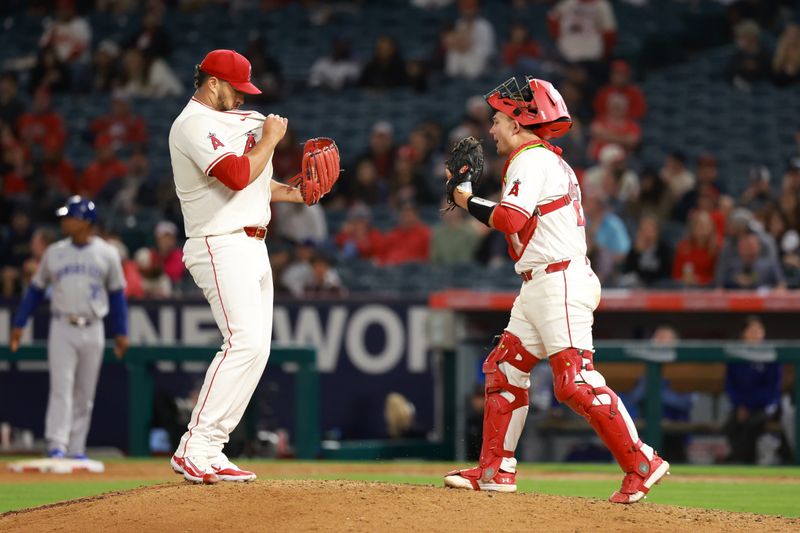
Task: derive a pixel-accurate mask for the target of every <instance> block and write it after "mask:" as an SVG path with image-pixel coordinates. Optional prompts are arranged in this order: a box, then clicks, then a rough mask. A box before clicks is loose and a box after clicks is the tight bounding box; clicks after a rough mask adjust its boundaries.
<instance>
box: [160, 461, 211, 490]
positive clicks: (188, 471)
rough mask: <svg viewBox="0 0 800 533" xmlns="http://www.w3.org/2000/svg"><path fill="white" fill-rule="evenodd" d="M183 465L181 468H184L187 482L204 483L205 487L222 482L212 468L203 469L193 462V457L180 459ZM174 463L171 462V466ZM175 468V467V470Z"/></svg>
mask: <svg viewBox="0 0 800 533" xmlns="http://www.w3.org/2000/svg"><path fill="white" fill-rule="evenodd" d="M180 460H181V461H182V464H180V466H182V467H183V477H184V479H186V481H191V482H192V483H203V484H204V485H213V484H215V483H218V482H219V481H220V478H219V476H217V474H216V473H215V472H214V471H213V470H212V469H211V468H210V467H207V468H202V467H200V466H198V465H197V463H196V462H195V461H194V460H192V458H191V457H183V458H182V459H180ZM171 463H172V461H170V464H171ZM174 468H175V467H174V466H173V469H174Z"/></svg>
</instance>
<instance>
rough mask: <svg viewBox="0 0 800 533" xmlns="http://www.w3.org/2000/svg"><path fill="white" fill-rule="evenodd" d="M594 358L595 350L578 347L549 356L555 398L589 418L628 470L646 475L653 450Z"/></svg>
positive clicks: (616, 457) (626, 470) (648, 471)
mask: <svg viewBox="0 0 800 533" xmlns="http://www.w3.org/2000/svg"><path fill="white" fill-rule="evenodd" d="M592 358H593V354H592V352H590V351H588V350H578V349H576V348H568V349H566V350H562V351H560V352H558V353H557V354H555V355H552V356H550V367H551V368H552V369H553V387H554V389H555V395H556V399H557V400H558V401H559V402H562V403H565V404H567V405H568V406H569V407H571V408H572V410H573V411H575V412H576V413H578V414H579V415H582V416H583V417H584V418H586V420H588V421H589V424H590V425H591V426H592V428H593V429H594V430H595V432H596V433H597V435H598V436H599V437H600V438H601V439H602V441H603V443H605V445H606V447H608V449H609V451H611V453H612V454H613V455H614V458H615V459H616V460H617V463H619V465H620V467H621V468H622V470H623V471H624V472H625V473H637V474H638V475H640V476H642V477H647V476H648V475H649V473H650V466H651V463H652V461H653V458H654V452H653V449H652V448H650V447H649V446H647V445H646V444H644V443H642V441H641V440H639V435H638V433H637V431H636V426H634V425H633V421H632V420H631V417H630V415H629V414H628V411H627V410H626V409H625V406H624V405H623V404H622V402H621V401H620V400H619V397H618V396H617V395H616V393H615V392H614V391H613V390H611V389H610V388H609V387H607V386H606V381H605V379H604V378H603V376H602V374H600V372H598V371H596V370H595V369H594V363H593V362H592Z"/></svg>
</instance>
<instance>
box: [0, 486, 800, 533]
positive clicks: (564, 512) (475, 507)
mask: <svg viewBox="0 0 800 533" xmlns="http://www.w3.org/2000/svg"><path fill="white" fill-rule="evenodd" d="M690 528H691V530H692V531H726V532H729V531H749V532H752V531H779V530H790V529H794V530H797V528H800V520H795V519H784V518H777V517H767V516H758V515H749V514H736V513H728V512H723V511H707V510H700V509H687V508H681V507H670V506H665V505H651V504H647V503H643V504H641V503H640V504H637V505H633V506H620V505H614V504H610V503H607V502H604V501H599V500H588V499H583V498H565V497H559V496H546V495H540V494H492V493H488V492H469V491H459V490H455V489H444V488H440V487H431V486H419V485H416V486H415V485H392V484H387V483H368V482H361V481H307V480H303V481H273V480H268V481H256V482H253V483H249V484H235V483H219V484H217V485H213V486H204V485H190V484H188V483H182V482H178V483H168V484H164V485H155V486H151V487H145V488H140V489H135V490H130V491H126V492H117V493H109V494H104V495H101V496H96V497H93V498H84V499H80V500H73V501H70V502H66V503H61V504H55V505H49V506H45V507H38V508H35V509H30V510H26V511H19V512H10V513H6V514H4V515H0V530H2V531H5V532H11V531H14V532H17V531H19V532H22V531H25V532H38V531H56V530H57V531H59V532H68V531H75V532H80V533H85V532H87V531H113V532H114V533H126V532H137V533H138V532H141V531H159V532H161V531H165V532H170V531H181V532H184V531H194V532H202V533H208V532H209V531H270V532H274V531H275V532H277V531H287V532H289V531H291V532H304V531H319V532H328V531H351V532H383V531H414V532H427V531H441V532H445V531H446V532H467V531H502V532H504V533H511V532H517V531H519V532H523V531H524V532H526V533H529V532H530V531H548V532H555V531H631V532H636V533H641V532H642V531H647V532H648V533H651V532H660V531H664V532H667V531H669V532H672V531H684V530H689V529H690Z"/></svg>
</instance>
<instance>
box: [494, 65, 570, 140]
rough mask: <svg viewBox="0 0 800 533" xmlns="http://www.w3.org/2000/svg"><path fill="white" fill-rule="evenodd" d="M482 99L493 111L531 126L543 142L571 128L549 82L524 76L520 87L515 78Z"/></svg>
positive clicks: (568, 119)
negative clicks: (523, 81)
mask: <svg viewBox="0 0 800 533" xmlns="http://www.w3.org/2000/svg"><path fill="white" fill-rule="evenodd" d="M483 98H484V99H485V100H486V103H487V104H489V105H490V106H491V107H492V109H495V110H496V111H499V112H501V113H503V114H504V115H508V116H509V117H511V118H512V119H514V120H516V121H517V122H519V123H520V125H522V126H532V127H533V128H534V129H535V131H536V134H537V135H538V136H539V137H541V138H543V139H553V138H555V137H561V136H562V135H564V134H566V133H567V132H568V131H569V129H570V128H571V127H572V118H571V117H570V116H569V111H568V110H567V104H566V103H565V102H564V98H563V97H562V96H561V93H559V92H558V91H557V90H556V88H555V87H553V84H552V83H550V82H549V81H545V80H539V79H536V78H533V77H531V76H525V83H524V84H523V86H522V87H520V85H519V83H518V82H517V79H516V78H509V79H508V80H506V81H505V82H504V83H502V84H500V85H498V86H497V87H495V89H494V90H492V92H490V93H488V94H486V95H485V96H484V97H483Z"/></svg>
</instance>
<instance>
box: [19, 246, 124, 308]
mask: <svg viewBox="0 0 800 533" xmlns="http://www.w3.org/2000/svg"><path fill="white" fill-rule="evenodd" d="M31 283H33V284H34V285H35V286H36V287H38V288H40V289H42V290H44V289H46V288H47V286H48V285H51V286H52V287H53V293H52V297H51V304H50V307H51V309H52V311H53V312H54V313H55V314H62V315H79V316H82V317H85V318H89V319H97V318H103V317H104V316H106V315H107V314H108V291H117V290H121V289H124V288H125V276H124V275H123V273H122V263H121V261H120V257H119V252H117V249H116V248H114V247H113V246H111V245H110V244H108V243H107V242H105V241H104V240H103V239H101V238H99V237H90V239H89V243H88V244H86V245H85V246H77V245H75V244H73V243H72V240H70V239H64V240H61V241H58V242H56V243H53V244H51V245H50V246H49V247H48V248H47V250H46V251H45V253H44V256H42V261H41V263H39V268H38V269H37V270H36V273H35V274H34V275H33V279H32V280H31Z"/></svg>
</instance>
